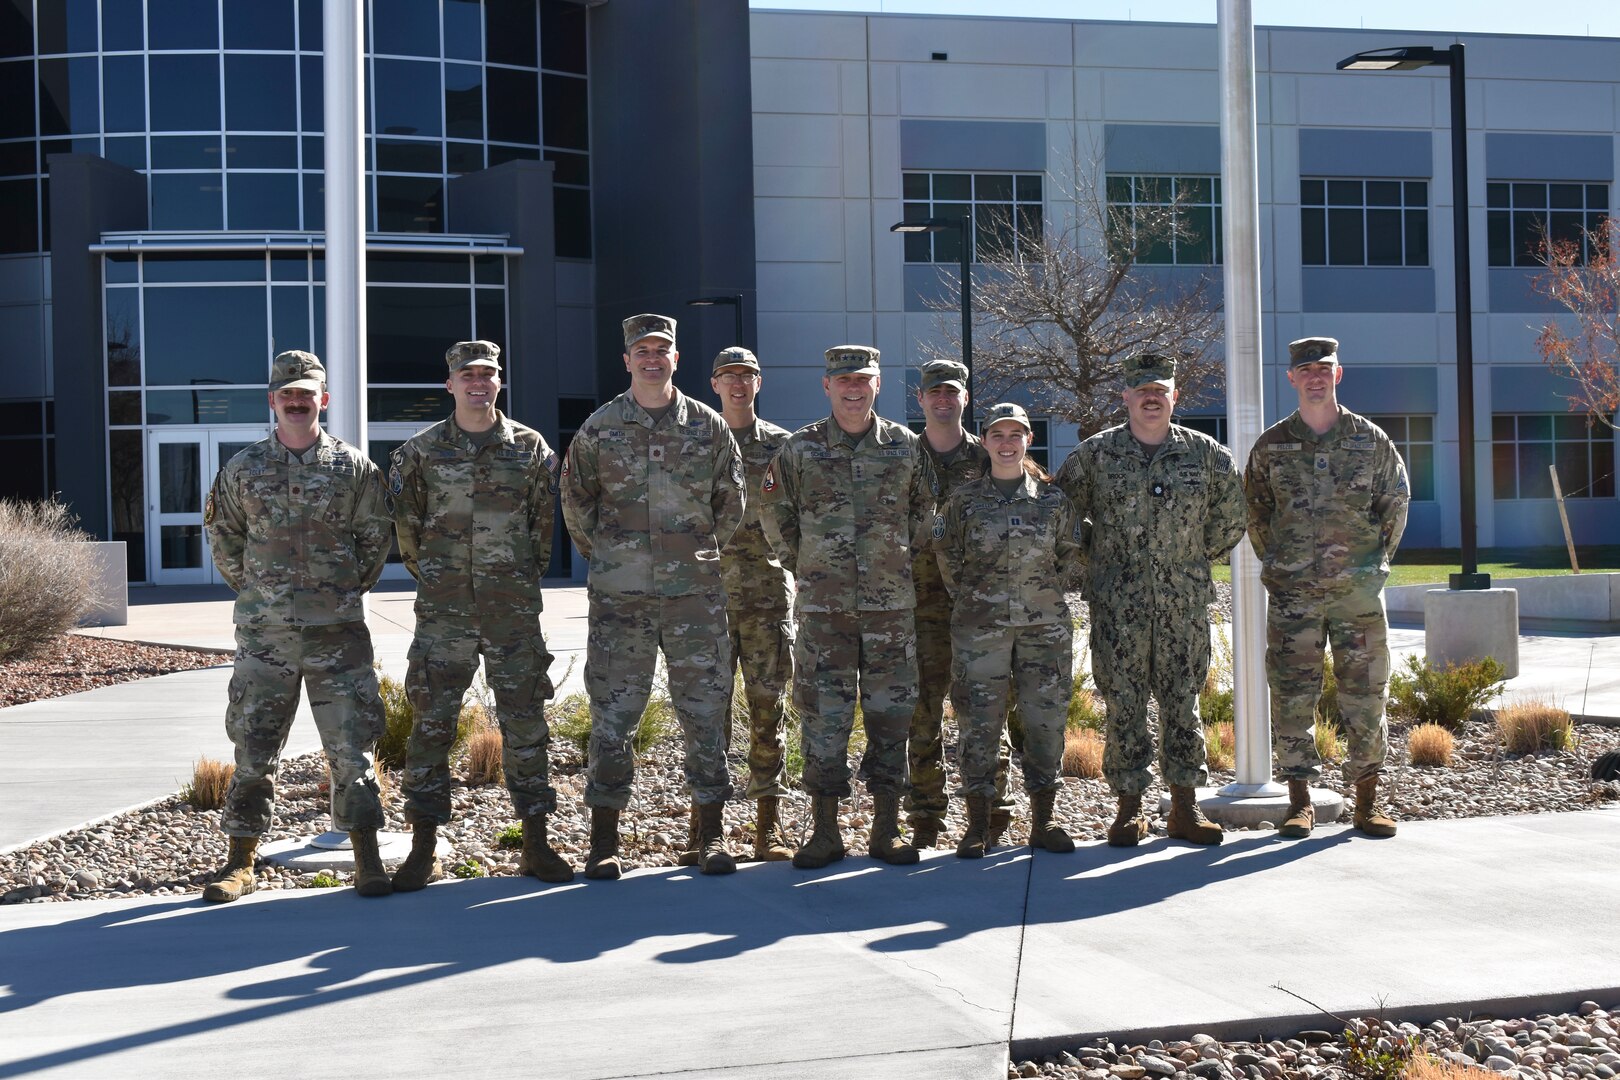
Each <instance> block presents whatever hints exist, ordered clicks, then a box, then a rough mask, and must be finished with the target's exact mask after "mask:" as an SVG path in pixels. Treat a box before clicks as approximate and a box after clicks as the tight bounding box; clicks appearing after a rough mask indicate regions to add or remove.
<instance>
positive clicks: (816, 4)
mask: <svg viewBox="0 0 1620 1080" xmlns="http://www.w3.org/2000/svg"><path fill="white" fill-rule="evenodd" d="M1252 6H1253V10H1254V21H1255V24H1256V25H1258V26H1332V27H1352V28H1354V27H1361V28H1365V29H1375V30H1435V31H1441V32H1446V33H1452V32H1467V31H1473V32H1474V33H1493V34H1563V35H1569V36H1572V37H1589V36H1590V37H1615V38H1620V3H1615V2H1614V0H1536V2H1534V3H1526V2H1525V0H1416V2H1414V0H1339V2H1338V3H1326V2H1323V0H1252ZM749 7H752V8H761V9H789V8H792V9H802V10H809V11H852V12H868V13H884V14H927V15H997V16H1012V17H1025V18H1036V19H1120V20H1127V21H1138V22H1182V23H1213V22H1214V21H1215V7H1216V4H1215V0H749Z"/></svg>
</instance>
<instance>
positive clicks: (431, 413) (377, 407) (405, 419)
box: [366, 364, 456, 463]
mask: <svg viewBox="0 0 1620 1080" xmlns="http://www.w3.org/2000/svg"><path fill="white" fill-rule="evenodd" d="M439 366H440V368H441V369H442V368H443V367H444V365H443V364H440V365H439ZM455 405H456V403H455V401H454V400H452V399H451V397H450V395H449V393H448V392H447V391H446V390H445V388H444V383H443V382H442V381H441V382H440V383H439V385H437V386H424V387H420V388H417V387H401V386H384V387H371V388H370V389H368V390H367V391H366V415H367V416H369V417H370V418H371V422H372V423H374V424H382V423H399V424H421V425H423V426H424V427H425V426H427V425H428V424H434V423H437V422H438V421H440V420H443V419H444V418H445V417H446V416H449V415H450V413H452V412H453V411H455ZM372 460H374V461H378V460H379V459H376V458H373V459H372ZM384 460H386V459H384ZM379 463H381V461H379Z"/></svg>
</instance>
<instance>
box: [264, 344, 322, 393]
mask: <svg viewBox="0 0 1620 1080" xmlns="http://www.w3.org/2000/svg"><path fill="white" fill-rule="evenodd" d="M270 389H271V390H272V391H275V390H313V391H315V392H316V393H317V394H318V393H320V392H321V391H322V390H325V389H326V368H324V367H322V366H321V361H320V358H319V357H317V356H316V355H315V354H314V353H307V352H302V351H300V350H298V349H292V350H289V351H287V352H284V353H278V354H276V359H275V361H274V362H273V363H272V364H271V365H270Z"/></svg>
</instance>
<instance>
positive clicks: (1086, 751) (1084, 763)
mask: <svg viewBox="0 0 1620 1080" xmlns="http://www.w3.org/2000/svg"><path fill="white" fill-rule="evenodd" d="M1102 763H1103V737H1102V736H1101V735H1100V734H1098V733H1097V732H1095V731H1093V730H1092V729H1091V728H1075V729H1073V730H1070V731H1066V732H1064V733H1063V775H1065V776H1078V777H1080V778H1081V779H1083V780H1096V779H1099V778H1100V777H1101V776H1102V774H1103V773H1102Z"/></svg>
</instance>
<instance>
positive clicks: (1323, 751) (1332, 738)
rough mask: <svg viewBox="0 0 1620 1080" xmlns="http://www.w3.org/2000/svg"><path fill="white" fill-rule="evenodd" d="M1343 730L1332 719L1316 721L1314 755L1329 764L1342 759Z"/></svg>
mask: <svg viewBox="0 0 1620 1080" xmlns="http://www.w3.org/2000/svg"><path fill="white" fill-rule="evenodd" d="M1345 753H1346V751H1345V748H1344V732H1342V731H1340V730H1339V725H1338V724H1335V723H1334V722H1333V721H1332V720H1327V719H1318V720H1317V721H1316V756H1317V757H1318V758H1320V759H1321V760H1323V761H1325V762H1327V763H1328V764H1330V765H1337V764H1338V763H1339V762H1341V761H1343V760H1344V755H1345Z"/></svg>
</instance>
